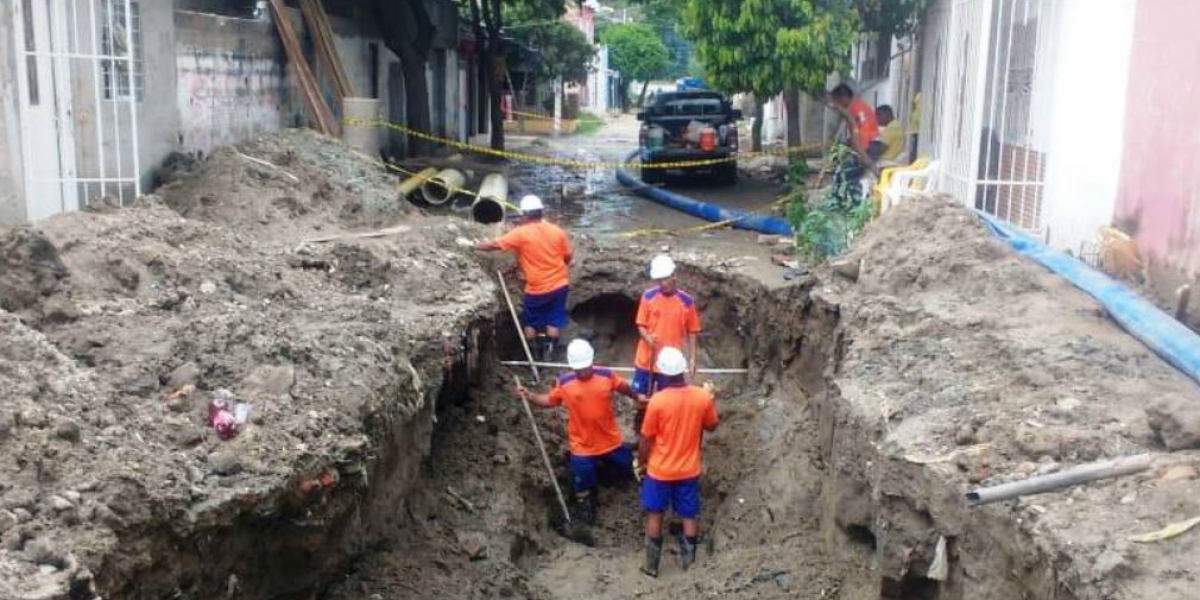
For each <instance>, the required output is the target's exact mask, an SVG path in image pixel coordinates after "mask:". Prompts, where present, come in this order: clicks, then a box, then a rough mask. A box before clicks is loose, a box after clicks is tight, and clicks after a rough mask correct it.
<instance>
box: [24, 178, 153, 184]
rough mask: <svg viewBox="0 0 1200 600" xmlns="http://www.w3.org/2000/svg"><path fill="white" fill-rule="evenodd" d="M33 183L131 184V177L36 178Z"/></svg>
mask: <svg viewBox="0 0 1200 600" xmlns="http://www.w3.org/2000/svg"><path fill="white" fill-rule="evenodd" d="M33 181H36V182H38V183H63V182H66V181H77V182H79V183H133V182H134V181H135V178H133V177H108V178H103V179H102V178H100V177H37V178H34V179H33Z"/></svg>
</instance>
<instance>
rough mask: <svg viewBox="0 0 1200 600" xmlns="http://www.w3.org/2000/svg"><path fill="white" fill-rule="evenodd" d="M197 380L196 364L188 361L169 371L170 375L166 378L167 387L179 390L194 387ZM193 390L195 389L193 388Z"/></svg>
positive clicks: (198, 371) (197, 369) (198, 368)
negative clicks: (189, 386)
mask: <svg viewBox="0 0 1200 600" xmlns="http://www.w3.org/2000/svg"><path fill="white" fill-rule="evenodd" d="M199 379H200V367H198V366H196V363H194V362H191V361H188V362H185V363H183V364H182V365H179V366H178V367H175V370H174V371H171V374H170V375H168V376H167V387H169V388H171V389H173V390H180V389H182V388H184V387H185V386H188V385H192V386H194V385H195V383H196V381H197V380H199ZM193 389H195V388H194V387H193Z"/></svg>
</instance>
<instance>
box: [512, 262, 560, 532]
mask: <svg viewBox="0 0 1200 600" xmlns="http://www.w3.org/2000/svg"><path fill="white" fill-rule="evenodd" d="M500 281H504V279H501V280H500ZM505 293H506V294H507V292H505ZM509 306H512V304H511V303H510V304H509ZM521 339H525V338H524V337H522V338H521ZM535 372H536V371H535ZM513 380H515V381H516V382H517V385H518V386H520V385H521V378H520V377H517V376H515V375H514V376H513ZM521 405H522V406H524V407H525V414H526V415H528V416H529V426H530V427H532V428H533V439H535V440H537V445H538V450H539V451H541V453H542V462H543V463H545V464H546V472H547V473H549V475H550V483H552V484H554V494H555V495H556V496H558V505H559V506H560V507H562V512H563V519H565V520H566V522H567V524H568V525H570V524H571V511H570V510H568V509H567V499H566V498H565V497H564V496H563V493H562V487H560V486H559V485H558V478H557V477H555V476H554V466H553V465H551V464H550V455H549V454H546V445H545V444H544V443H542V432H541V431H539V430H538V426H537V421H535V420H534V418H533V409H531V408H529V400H526V399H525V397H524V396H521Z"/></svg>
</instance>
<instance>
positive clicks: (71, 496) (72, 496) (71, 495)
mask: <svg viewBox="0 0 1200 600" xmlns="http://www.w3.org/2000/svg"><path fill="white" fill-rule="evenodd" d="M63 497H64V498H66V499H67V500H69V501H70V502H71V503H72V504H78V503H79V501H80V500H82V499H83V494H80V493H79V492H76V491H75V490H67V491H65V492H63Z"/></svg>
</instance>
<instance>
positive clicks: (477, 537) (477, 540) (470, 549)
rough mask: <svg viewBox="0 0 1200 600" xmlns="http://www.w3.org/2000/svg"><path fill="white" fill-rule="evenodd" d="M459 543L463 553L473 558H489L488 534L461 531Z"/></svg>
mask: <svg viewBox="0 0 1200 600" xmlns="http://www.w3.org/2000/svg"><path fill="white" fill-rule="evenodd" d="M458 545H459V546H460V547H462V551H463V554H466V555H467V558H469V559H471V560H483V559H485V558H487V553H488V548H487V536H485V535H484V534H482V533H478V532H467V533H463V532H459V533H458Z"/></svg>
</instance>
